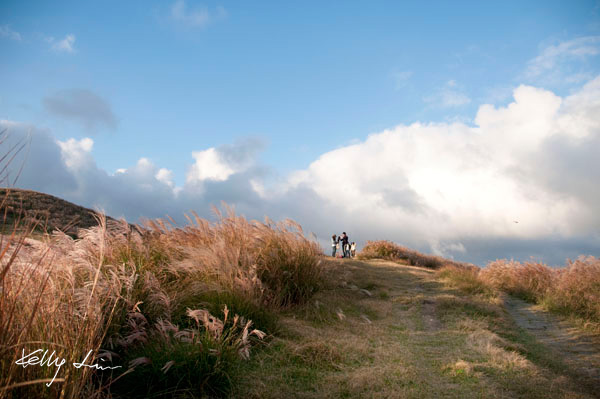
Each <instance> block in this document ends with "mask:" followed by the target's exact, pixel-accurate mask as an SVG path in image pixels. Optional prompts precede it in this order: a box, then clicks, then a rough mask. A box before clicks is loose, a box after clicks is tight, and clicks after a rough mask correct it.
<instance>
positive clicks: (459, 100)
mask: <svg viewBox="0 0 600 399" xmlns="http://www.w3.org/2000/svg"><path fill="white" fill-rule="evenodd" d="M423 101H425V102H426V103H429V104H431V105H433V106H436V107H441V108H454V107H460V106H463V105H466V104H469V103H470V102H471V99H470V98H469V97H468V96H467V95H466V94H465V93H464V92H463V91H462V90H461V88H460V86H459V85H458V83H457V82H456V81H455V80H449V81H448V82H446V84H445V85H444V87H442V88H441V89H439V90H438V91H437V92H435V93H433V94H432V95H429V96H426V97H424V98H423Z"/></svg>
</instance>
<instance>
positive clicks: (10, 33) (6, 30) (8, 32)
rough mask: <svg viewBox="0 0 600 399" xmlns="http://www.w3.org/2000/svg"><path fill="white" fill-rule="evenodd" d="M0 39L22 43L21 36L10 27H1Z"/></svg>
mask: <svg viewBox="0 0 600 399" xmlns="http://www.w3.org/2000/svg"><path fill="white" fill-rule="evenodd" d="M0 37H6V38H8V39H11V40H15V41H18V42H20V41H21V34H20V33H19V32H15V31H14V30H12V29H11V28H10V26H9V25H2V26H0Z"/></svg>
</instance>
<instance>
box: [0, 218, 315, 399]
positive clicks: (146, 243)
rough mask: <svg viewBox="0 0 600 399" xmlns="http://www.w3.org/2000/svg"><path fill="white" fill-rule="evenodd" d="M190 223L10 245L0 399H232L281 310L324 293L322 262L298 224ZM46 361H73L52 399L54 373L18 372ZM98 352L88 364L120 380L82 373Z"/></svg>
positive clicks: (0, 316)
mask: <svg viewBox="0 0 600 399" xmlns="http://www.w3.org/2000/svg"><path fill="white" fill-rule="evenodd" d="M189 220H190V224H189V225H187V226H185V227H181V228H180V227H177V226H175V224H174V223H173V222H172V221H163V220H155V221H148V222H147V223H146V225H145V227H143V228H138V227H134V228H132V227H131V226H129V225H128V224H127V223H125V222H114V221H109V222H108V223H107V222H106V221H105V219H104V218H103V217H99V220H98V222H99V223H98V225H97V226H96V227H93V228H90V229H86V230H80V236H79V238H77V239H73V238H72V237H70V236H68V235H66V234H64V233H61V232H55V233H54V234H53V235H46V236H44V238H43V239H42V240H31V239H29V238H27V235H26V233H23V232H22V231H23V229H22V228H21V229H20V230H18V231H17V229H16V227H15V230H14V231H13V233H12V234H11V235H8V236H7V235H3V236H2V238H1V241H0V267H1V269H0V284H1V290H0V369H1V370H2V373H1V375H0V398H5V397H6V398H13V397H14V398H17V397H64V398H80V397H114V396H116V397H119V396H124V397H131V396H132V395H134V393H133V391H135V395H137V396H141V397H147V395H149V394H150V393H152V394H153V395H155V396H163V397H200V396H204V395H210V396H222V395H226V394H227V393H228V392H229V391H230V390H231V387H232V383H233V380H232V379H233V376H232V375H231V370H232V367H233V366H234V364H235V363H236V362H240V361H245V360H246V359H248V357H249V355H250V349H251V346H252V345H253V343H256V342H259V341H260V340H262V339H263V338H264V337H265V332H266V333H273V332H275V330H276V329H277V313H278V311H279V310H280V309H283V308H290V307H292V306H295V305H297V304H302V303H304V302H305V301H307V300H308V299H309V298H310V297H311V296H312V295H313V294H314V293H316V292H317V291H319V290H320V288H321V287H322V283H323V281H322V280H323V271H322V266H321V264H320V253H322V250H321V249H320V248H319V246H318V245H317V244H316V243H315V242H314V241H313V240H310V239H307V238H306V237H305V236H304V234H303V232H302V230H301V228H300V226H299V225H297V224H296V223H294V222H293V221H285V222H281V223H273V222H271V221H268V220H267V221H266V222H265V223H259V222H256V221H252V222H250V221H247V220H246V219H244V218H243V217H239V216H236V215H235V214H234V213H233V212H232V211H230V210H228V212H227V215H226V216H224V215H222V214H221V213H219V212H217V221H216V222H214V223H211V222H209V221H207V220H205V219H201V218H200V217H198V216H197V215H194V217H193V218H190V219H189ZM28 231H29V232H31V231H33V226H32V227H31V228H29V230H28ZM221 314H222V315H223V317H221V318H219V317H220V316H219V315H221ZM213 315H216V316H213ZM253 321H255V322H254V323H253ZM262 329H264V330H265V332H263V330H262ZM39 348H42V349H44V350H45V349H48V350H49V352H48V354H50V353H51V352H52V351H55V352H56V354H55V357H59V358H65V359H66V363H65V364H64V365H63V366H62V368H61V369H60V370H59V372H58V373H57V376H56V379H55V380H54V382H53V383H52V384H51V386H50V387H48V386H46V385H45V384H46V383H48V382H49V380H50V379H52V378H53V377H54V374H55V373H56V371H57V368H56V367H41V366H38V365H36V366H29V367H26V368H24V367H22V366H19V365H17V364H16V363H15V362H16V360H17V359H19V358H20V357H21V356H22V355H23V353H25V354H28V353H30V352H33V351H34V350H36V349H39ZM90 350H91V351H92V356H91V357H90V358H88V361H87V363H88V364H99V365H101V366H105V367H106V366H115V367H116V366H121V368H119V369H114V370H104V371H102V372H99V371H97V370H95V369H93V368H87V367H82V368H74V367H72V363H74V362H80V361H81V360H83V358H84V357H85V355H86V354H87V353H88V351H90ZM92 357H93V358H92ZM140 384H142V385H140ZM136 387H137V388H136ZM132 388H136V389H133V391H132ZM142 388H144V389H142Z"/></svg>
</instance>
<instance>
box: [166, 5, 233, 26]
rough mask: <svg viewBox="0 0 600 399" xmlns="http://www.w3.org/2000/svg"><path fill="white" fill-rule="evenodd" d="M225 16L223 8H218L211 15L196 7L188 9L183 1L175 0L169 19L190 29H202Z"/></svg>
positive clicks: (205, 10) (207, 11)
mask: <svg viewBox="0 0 600 399" xmlns="http://www.w3.org/2000/svg"><path fill="white" fill-rule="evenodd" d="M226 15H227V12H226V11H225V8H223V7H221V6H219V7H217V8H216V9H215V11H214V13H211V12H210V11H209V10H208V9H206V8H201V7H197V8H194V9H189V8H188V7H187V4H186V2H185V0H177V1H175V3H173V5H172V6H171V19H172V20H173V21H174V22H177V23H180V24H183V25H185V26H188V27H192V28H202V27H205V26H206V25H208V24H209V23H211V22H212V21H214V20H216V19H219V18H223V17H225V16H226Z"/></svg>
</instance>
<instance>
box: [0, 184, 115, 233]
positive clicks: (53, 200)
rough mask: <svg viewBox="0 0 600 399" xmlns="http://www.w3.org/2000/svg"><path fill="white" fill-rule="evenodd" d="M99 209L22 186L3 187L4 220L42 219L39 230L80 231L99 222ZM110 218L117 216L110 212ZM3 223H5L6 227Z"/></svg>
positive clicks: (1, 206) (0, 200) (0, 206)
mask: <svg viewBox="0 0 600 399" xmlns="http://www.w3.org/2000/svg"><path fill="white" fill-rule="evenodd" d="M96 214H97V212H96V211H94V210H92V209H89V208H85V207H83V206H80V205H76V204H74V203H72V202H69V201H66V200H64V199H61V198H58V197H55V196H53V195H50V194H45V193H41V192H38V191H33V190H24V189H19V188H6V187H2V188H0V224H2V225H4V226H11V225H12V224H13V223H15V222H16V221H20V223H30V222H33V223H38V227H37V229H38V230H42V231H45V232H52V231H53V230H61V231H63V232H65V233H67V234H69V235H76V234H77V231H78V230H79V229H87V228H90V227H93V226H96V225H97V224H98V220H97V219H96V217H95V215H96ZM106 219H107V220H114V219H113V218H111V217H109V216H107V217H106ZM4 226H3V227H4Z"/></svg>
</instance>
